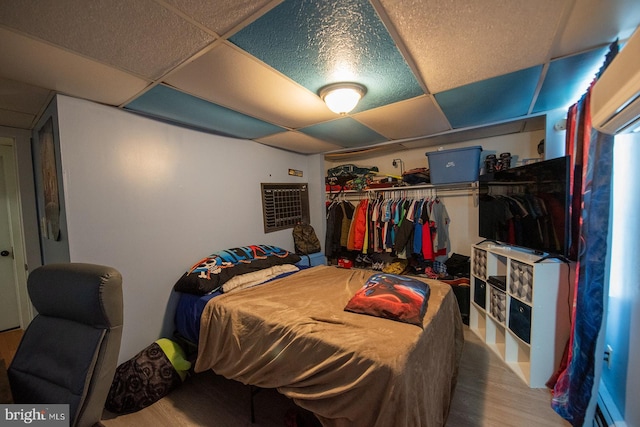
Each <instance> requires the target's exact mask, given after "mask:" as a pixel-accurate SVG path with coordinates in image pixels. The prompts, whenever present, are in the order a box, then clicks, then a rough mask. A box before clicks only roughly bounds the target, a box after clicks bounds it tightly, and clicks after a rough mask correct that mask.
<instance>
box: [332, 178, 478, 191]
mask: <svg viewBox="0 0 640 427" xmlns="http://www.w3.org/2000/svg"><path fill="white" fill-rule="evenodd" d="M423 189H424V190H436V191H457V190H477V189H478V181H473V182H457V183H453V184H418V185H402V186H398V187H384V188H366V189H364V190H361V191H358V190H342V193H346V194H358V193H368V192H371V191H374V192H378V191H408V190H423ZM337 193H338V191H327V194H337Z"/></svg>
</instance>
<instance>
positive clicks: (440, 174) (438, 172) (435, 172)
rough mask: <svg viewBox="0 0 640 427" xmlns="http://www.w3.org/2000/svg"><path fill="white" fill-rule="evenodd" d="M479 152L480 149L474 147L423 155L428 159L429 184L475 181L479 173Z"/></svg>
mask: <svg viewBox="0 0 640 427" xmlns="http://www.w3.org/2000/svg"><path fill="white" fill-rule="evenodd" d="M481 152H482V147H481V146H479V145H476V146H473V147H464V148H455V149H453V150H440V151H430V152H427V153H425V154H426V156H427V159H429V173H430V175H431V183H432V184H452V183H456V182H473V181H477V180H478V174H479V173H480V153H481Z"/></svg>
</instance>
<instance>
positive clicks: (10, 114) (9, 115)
mask: <svg viewBox="0 0 640 427" xmlns="http://www.w3.org/2000/svg"><path fill="white" fill-rule="evenodd" d="M35 118H36V115H35V114H28V113H19V112H17V111H12V110H5V109H2V108H0V126H6V127H10V128H18V129H30V128H31V127H32V126H33V125H34V120H35Z"/></svg>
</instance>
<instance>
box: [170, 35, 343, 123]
mask: <svg viewBox="0 0 640 427" xmlns="http://www.w3.org/2000/svg"><path fill="white" fill-rule="evenodd" d="M166 82H167V83H169V84H170V85H172V86H174V87H176V88H178V89H181V90H183V91H185V92H188V93H192V94H198V95H199V96H200V97H202V98H204V99H207V100H209V101H211V102H214V103H216V104H220V105H223V106H225V107H227V108H232V109H235V110H238V111H240V112H246V113H247V114H251V115H253V116H254V117H258V118H260V119H262V120H266V121H268V122H272V123H279V124H281V125H283V126H286V127H290V128H294V129H295V128H300V127H305V126H309V125H311V124H313V123H317V122H318V121H325V120H331V119H335V118H336V114H335V113H333V112H331V111H330V110H329V109H328V108H327V106H326V104H325V103H324V102H322V100H321V99H320V98H319V97H318V96H317V95H316V94H314V93H312V92H309V91H308V90H307V89H305V88H303V87H302V86H300V85H298V84H297V83H295V82H292V81H291V80H289V79H287V78H286V77H284V76H282V75H281V74H279V73H274V72H273V69H271V68H270V67H268V66H266V65H265V64H264V63H262V62H260V61H257V60H256V59H255V58H253V57H251V56H249V55H247V54H246V53H244V52H242V51H240V50H239V49H238V48H236V47H234V46H230V45H227V44H222V45H220V46H216V48H214V49H212V50H211V51H209V52H207V53H206V54H204V55H202V56H201V57H199V58H198V59H196V60H194V61H193V62H191V63H189V64H187V65H185V66H184V67H182V68H181V69H180V70H178V71H176V72H175V73H173V74H172V75H171V76H169V77H168V78H167V79H166Z"/></svg>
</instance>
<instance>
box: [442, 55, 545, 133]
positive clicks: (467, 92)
mask: <svg viewBox="0 0 640 427" xmlns="http://www.w3.org/2000/svg"><path fill="white" fill-rule="evenodd" d="M541 72H542V66H537V67H531V68H527V69H526V70H521V71H517V72H515V73H511V74H506V75H504V76H499V77H494V78H492V79H487V80H483V81H481V82H476V83H471V84H469V85H466V86H462V87H459V88H456V89H451V90H448V91H446V92H441V93H436V94H435V97H436V99H437V100H438V103H439V104H440V107H442V111H443V112H444V114H445V115H446V116H447V118H448V119H449V121H450V122H451V125H452V126H453V127H454V128H462V127H467V126H477V125H481V124H483V123H492V122H499V121H504V120H509V119H512V118H514V117H521V116H524V115H526V114H527V112H528V110H529V106H530V105H531V101H532V99H533V95H534V94H535V90H536V86H537V85H538V80H539V78H540V73H541Z"/></svg>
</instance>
